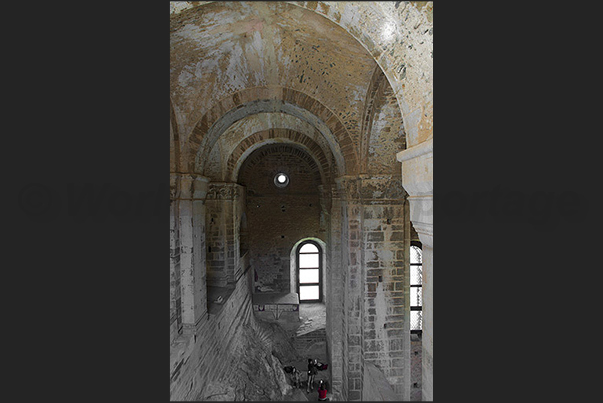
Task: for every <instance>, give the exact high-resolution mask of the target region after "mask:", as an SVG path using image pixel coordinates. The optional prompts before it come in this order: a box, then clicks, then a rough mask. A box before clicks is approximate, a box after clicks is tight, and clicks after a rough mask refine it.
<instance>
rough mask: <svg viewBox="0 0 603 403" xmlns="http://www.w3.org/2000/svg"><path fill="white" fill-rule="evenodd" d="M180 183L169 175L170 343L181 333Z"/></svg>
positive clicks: (175, 175) (172, 175)
mask: <svg viewBox="0 0 603 403" xmlns="http://www.w3.org/2000/svg"><path fill="white" fill-rule="evenodd" d="M179 186H180V181H179V179H178V175H177V174H171V175H170V342H173V341H174V340H175V339H176V338H177V337H178V336H179V335H180V333H181V332H182V299H181V293H180V232H179V228H178V227H179V226H178V198H179V197H180V188H179Z"/></svg>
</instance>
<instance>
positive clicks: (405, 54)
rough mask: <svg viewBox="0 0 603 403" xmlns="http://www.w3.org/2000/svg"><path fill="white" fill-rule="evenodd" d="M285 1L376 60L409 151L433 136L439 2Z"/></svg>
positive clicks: (188, 6)
mask: <svg viewBox="0 0 603 403" xmlns="http://www.w3.org/2000/svg"><path fill="white" fill-rule="evenodd" d="M209 3H214V2H213V1H205V2H183V3H179V4H178V5H177V6H175V5H174V6H172V5H170V14H179V13H180V12H182V11H184V10H187V9H191V8H194V7H203V5H205V4H209ZM285 3H287V4H290V5H293V6H296V7H300V8H304V9H307V10H310V11H313V12H315V13H317V14H319V15H321V16H323V17H324V18H326V19H328V20H330V21H332V22H334V23H335V24H337V25H339V26H340V27H342V28H343V29H344V30H345V31H347V32H348V34H349V35H351V36H352V37H353V38H354V39H355V40H356V41H358V43H359V44H360V45H362V46H363V47H364V48H365V49H366V50H367V52H368V53H369V54H370V55H371V56H372V57H373V58H374V60H375V62H376V63H377V65H378V66H379V67H380V68H381V70H382V71H383V73H384V74H385V76H386V77H387V80H388V81H389V83H390V85H391V87H392V88H393V90H394V93H395V95H396V98H397V99H398V103H399V106H400V111H401V113H402V118H403V121H404V127H405V129H406V130H405V132H406V144H407V147H412V146H415V145H417V144H419V143H421V142H423V141H426V140H429V139H430V138H432V137H433V89H432V88H433V84H432V83H433V2H411V1H404V2H398V1H396V2H394V1H385V2H348V1H343V2H338V1H310V2H306V1H287V2H285ZM378 22H382V23H378ZM409 44H412V45H413V46H412V47H409V46H408V45H409ZM233 97H234V95H233ZM229 101H230V100H227V102H229ZM226 110H228V109H226ZM203 118H206V116H204V117H203ZM203 118H202V120H201V121H200V123H201V124H203V122H202V121H203ZM206 124H207V119H206ZM209 126H211V123H210V125H209ZM209 126H207V128H209ZM195 129H196V127H195ZM193 131H194V130H193ZM349 173H350V174H351V172H349Z"/></svg>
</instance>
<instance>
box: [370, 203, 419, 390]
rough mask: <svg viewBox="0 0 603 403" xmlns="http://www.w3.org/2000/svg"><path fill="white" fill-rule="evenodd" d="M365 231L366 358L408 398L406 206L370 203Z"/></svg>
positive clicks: (395, 388)
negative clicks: (406, 394) (405, 386)
mask: <svg viewBox="0 0 603 403" xmlns="http://www.w3.org/2000/svg"><path fill="white" fill-rule="evenodd" d="M363 229H364V231H363V235H364V243H363V245H364V256H365V265H366V281H365V288H364V299H365V301H364V310H365V311H364V323H363V328H364V337H363V343H364V360H366V361H370V362H372V363H373V364H375V365H376V366H377V367H378V368H380V369H381V370H382V371H383V373H384V374H385V376H386V377H387V380H388V381H389V383H390V384H391V385H392V386H393V388H394V390H395V391H396V394H398V396H400V397H402V396H403V394H404V372H405V371H404V369H405V365H406V362H405V360H406V359H408V355H409V351H408V343H405V339H409V338H410V334H409V332H408V330H407V329H405V319H404V311H405V309H406V304H405V298H404V297H405V293H404V267H405V262H404V256H405V242H404V206H403V205H401V204H397V205H387V204H379V205H367V206H364V220H363Z"/></svg>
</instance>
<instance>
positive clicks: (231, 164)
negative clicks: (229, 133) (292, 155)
mask: <svg viewBox="0 0 603 403" xmlns="http://www.w3.org/2000/svg"><path fill="white" fill-rule="evenodd" d="M277 143H284V144H291V145H295V146H296V147H298V148H301V149H302V150H304V151H305V152H306V153H307V154H308V155H309V156H310V157H311V158H312V159H313V162H314V163H315V164H316V165H317V166H318V170H319V172H320V176H321V183H322V184H323V185H327V184H329V183H331V181H332V180H333V178H335V177H337V176H338V172H339V169H338V167H337V166H331V164H330V158H329V157H328V156H326V155H325V154H324V153H323V152H322V149H321V148H320V147H319V146H318V145H317V144H316V143H315V142H314V141H313V140H311V139H309V138H308V137H305V136H303V135H302V134H300V133H299V132H295V131H292V130H287V129H269V130H265V131H261V132H257V133H254V134H253V135H252V136H249V137H247V138H246V139H245V141H243V142H241V143H239V144H238V145H237V147H236V149H235V150H233V152H232V153H231V155H230V157H229V159H228V162H227V164H226V169H227V171H226V175H225V178H227V180H229V181H231V182H236V181H237V180H238V176H239V171H240V169H241V166H242V165H243V163H244V162H245V161H246V160H247V157H249V155H251V154H252V153H253V152H254V151H255V150H257V149H259V148H261V147H263V146H265V145H267V144H277Z"/></svg>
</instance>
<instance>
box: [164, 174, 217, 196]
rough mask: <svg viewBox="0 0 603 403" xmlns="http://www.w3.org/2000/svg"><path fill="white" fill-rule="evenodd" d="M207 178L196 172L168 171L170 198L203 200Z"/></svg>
mask: <svg viewBox="0 0 603 403" xmlns="http://www.w3.org/2000/svg"><path fill="white" fill-rule="evenodd" d="M208 183H209V178H206V177H205V176H202V175H198V174H188V173H181V172H171V173H170V199H171V200H204V199H205V196H206V194H207V184H208Z"/></svg>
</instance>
